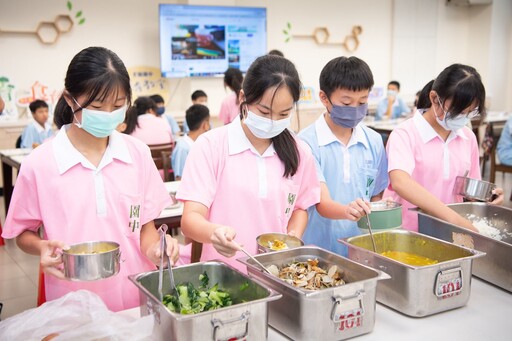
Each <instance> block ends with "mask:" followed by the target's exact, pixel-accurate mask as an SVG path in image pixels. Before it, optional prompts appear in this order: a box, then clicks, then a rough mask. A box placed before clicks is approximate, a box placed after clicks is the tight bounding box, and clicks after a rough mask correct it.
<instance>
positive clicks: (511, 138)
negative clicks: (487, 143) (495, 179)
mask: <svg viewBox="0 0 512 341" xmlns="http://www.w3.org/2000/svg"><path fill="white" fill-rule="evenodd" d="M496 151H497V153H498V158H499V159H500V162H501V163H502V164H504V165H507V166H512V117H511V118H509V119H508V120H507V123H505V127H504V128H503V131H502V132H501V136H500V139H499V141H498V146H497V147H496Z"/></svg>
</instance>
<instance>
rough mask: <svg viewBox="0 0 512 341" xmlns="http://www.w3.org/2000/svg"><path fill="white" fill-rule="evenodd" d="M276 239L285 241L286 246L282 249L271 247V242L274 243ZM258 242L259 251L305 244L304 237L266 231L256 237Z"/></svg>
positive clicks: (271, 250) (291, 247) (264, 251)
mask: <svg viewBox="0 0 512 341" xmlns="http://www.w3.org/2000/svg"><path fill="white" fill-rule="evenodd" d="M275 240H278V241H280V242H283V243H285V244H286V247H284V248H282V249H277V248H272V247H270V245H271V243H273V242H274V241H275ZM256 242H257V243H258V253H266V252H274V251H279V250H283V249H293V248H295V247H299V246H303V245H304V242H303V241H302V239H300V238H297V237H294V236H290V235H287V234H285V233H264V234H261V235H259V236H258V237H257V238H256Z"/></svg>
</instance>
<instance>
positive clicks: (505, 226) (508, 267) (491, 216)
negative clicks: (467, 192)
mask: <svg viewBox="0 0 512 341" xmlns="http://www.w3.org/2000/svg"><path fill="white" fill-rule="evenodd" d="M448 206H449V207H450V208H452V209H453V210H455V211H456V212H457V213H459V214H460V215H461V216H463V217H465V218H466V217H467V215H468V214H474V215H475V216H477V217H480V218H483V217H487V219H488V221H489V223H490V224H491V225H492V226H493V227H496V228H497V229H498V230H500V231H502V232H508V233H510V232H512V209H510V208H507V207H503V206H497V205H491V204H487V203H474V202H467V203H460V204H451V205H448ZM418 219H419V220H418V221H419V231H420V232H421V233H424V234H427V235H430V236H434V237H436V238H439V239H443V240H446V241H448V242H450V243H454V244H457V245H463V246H466V247H468V248H471V249H477V250H480V251H483V252H485V253H487V255H486V256H485V257H483V258H479V259H475V261H474V262H473V275H475V276H478V277H480V278H481V279H483V280H486V281H488V282H490V283H492V284H494V285H497V286H499V287H501V288H503V289H505V290H507V291H510V292H512V237H510V235H508V234H506V233H502V234H504V235H505V238H503V239H502V240H501V241H499V240H496V239H493V238H491V237H487V236H484V235H481V234H479V233H475V232H472V231H469V230H467V229H465V228H461V227H458V226H456V225H453V224H450V223H448V222H446V221H444V220H441V219H438V218H435V217H433V216H431V215H429V214H427V213H425V212H422V211H419V212H418ZM505 230H506V231H505Z"/></svg>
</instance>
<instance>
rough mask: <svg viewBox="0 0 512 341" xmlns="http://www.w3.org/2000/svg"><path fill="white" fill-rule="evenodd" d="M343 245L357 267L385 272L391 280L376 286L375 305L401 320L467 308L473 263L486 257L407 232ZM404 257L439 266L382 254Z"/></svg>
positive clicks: (347, 241) (359, 238) (365, 237)
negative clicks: (396, 313) (421, 258)
mask: <svg viewBox="0 0 512 341" xmlns="http://www.w3.org/2000/svg"><path fill="white" fill-rule="evenodd" d="M373 236H374V238H375V243H376V245H377V251H378V252H379V253H375V252H373V251H372V250H373V248H372V242H371V240H370V236H369V235H361V236H357V237H351V238H346V239H343V240H340V242H342V243H343V244H345V245H346V246H347V247H348V257H349V258H350V259H352V260H355V261H356V262H358V263H361V264H364V265H368V266H370V267H372V268H375V269H380V270H382V271H385V272H386V273H387V274H389V275H390V276H391V279H390V280H388V281H384V282H381V283H379V285H378V286H377V301H378V302H380V303H382V304H385V305H387V306H389V307H391V308H393V309H395V310H397V311H399V312H401V313H403V314H406V315H409V316H414V317H421V316H427V315H432V314H435V313H439V312H442V311H446V310H450V309H454V308H458V307H461V306H464V305H465V304H466V303H467V302H468V300H469V296H470V292H471V263H472V260H473V259H474V258H476V257H480V256H483V255H485V253H483V252H480V251H476V250H471V249H467V248H464V247H461V246H457V245H453V244H450V243H448V242H445V241H442V240H439V239H436V238H433V237H429V236H426V235H422V234H419V233H415V232H411V231H406V230H391V231H383V232H376V233H374V234H373ZM385 251H403V252H409V253H413V254H416V255H419V256H424V257H428V258H430V259H434V260H437V261H438V263H437V264H433V265H427V266H421V267H418V266H412V265H407V264H404V263H402V262H399V261H396V260H394V259H391V258H388V257H385V256H383V255H381V254H380V253H382V252H385Z"/></svg>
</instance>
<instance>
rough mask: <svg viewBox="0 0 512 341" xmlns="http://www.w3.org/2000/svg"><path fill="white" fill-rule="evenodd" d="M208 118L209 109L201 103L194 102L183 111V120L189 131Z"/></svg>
mask: <svg viewBox="0 0 512 341" xmlns="http://www.w3.org/2000/svg"><path fill="white" fill-rule="evenodd" d="M209 118H210V110H209V109H208V107H206V106H204V105H202V104H194V105H192V106H191V107H190V108H188V109H187V111H186V112H185V120H186V121H187V125H188V127H189V129H190V131H194V130H197V129H199V127H200V126H201V124H202V123H203V122H204V121H205V120H208V119H209Z"/></svg>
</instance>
